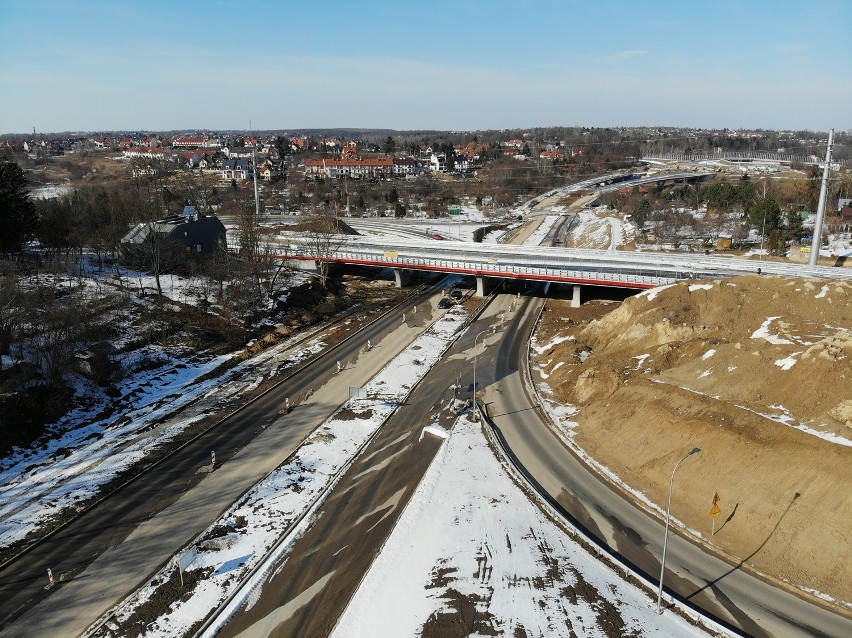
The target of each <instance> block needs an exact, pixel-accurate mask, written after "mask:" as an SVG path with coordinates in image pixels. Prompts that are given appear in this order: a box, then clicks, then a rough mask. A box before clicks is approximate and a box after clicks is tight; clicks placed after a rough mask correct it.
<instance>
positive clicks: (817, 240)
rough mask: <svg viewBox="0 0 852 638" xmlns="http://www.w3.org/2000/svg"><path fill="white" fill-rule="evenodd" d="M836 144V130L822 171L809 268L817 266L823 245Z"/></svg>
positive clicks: (826, 152) (830, 141) (829, 136)
mask: <svg viewBox="0 0 852 638" xmlns="http://www.w3.org/2000/svg"><path fill="white" fill-rule="evenodd" d="M833 143H834V129H831V131H829V133H828V148H827V149H825V168H823V169H822V186H821V187H820V189H819V205H818V206H817V215H816V223H815V224H814V238H813V239H812V240H811V259H810V263H809V264H808V265H809V266H816V265H817V260H818V259H819V249H820V246H821V245H822V222H823V220H824V219H825V200H826V197H827V195H828V180H829V176H830V175H831V145H832V144H833Z"/></svg>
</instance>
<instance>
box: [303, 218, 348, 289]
mask: <svg viewBox="0 0 852 638" xmlns="http://www.w3.org/2000/svg"><path fill="white" fill-rule="evenodd" d="M338 230H339V229H338V224H337V217H336V216H335V215H334V213H333V212H332V211H331V210H329V209H327V208H315V209H314V212H313V214H312V215H311V218H310V219H309V220H308V223H307V230H306V231H305V242H306V244H307V246H308V248H309V250H310V251H311V253H312V254H313V255H315V256H316V258H317V260H316V263H317V273H318V274H319V277H320V284H321V285H322V287H323V288H326V289H328V274H329V271H330V269H331V264H330V263H329V259H330V258H331V257H333V256H334V254H335V253H336V252H337V249H338V248H339V247H340V245H341V243H342V240H341V238H340V235H339V234H338Z"/></svg>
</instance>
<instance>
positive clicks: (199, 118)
mask: <svg viewBox="0 0 852 638" xmlns="http://www.w3.org/2000/svg"><path fill="white" fill-rule="evenodd" d="M850 30H852V0H794V1H789V0H742V1H741V2H735V1H729V0H713V1H711V0H680V1H679V2H673V1H668V0H647V1H640V0H624V1H615V0H562V1H556V0H541V1H536V0H454V1H448V2H445V1H444V0H420V1H419V2H412V1H409V0H396V1H395V2H383V1H378V0H348V1H344V0H341V1H338V0H324V1H312V0H295V1H290V0H281V1H277V2H276V1H272V0H264V1H261V0H243V1H228V2H224V1H222V2H219V1H215V0H206V1H202V0H171V1H169V2H163V1H160V0H146V1H136V2H129V1H121V0H113V1H110V2H99V1H75V0H65V1H59V0H21V1H13V0H0V132H4V133H7V132H25V131H32V129H33V127H35V128H36V129H37V130H38V131H44V132H49V131H65V130H115V129H148V130H167V129H186V128H208V129H247V128H248V127H249V122H251V125H252V127H253V128H255V129H279V128H283V129H298V128H336V127H359V128H392V129H398V130H402V129H452V130H470V129H494V128H497V129H502V128H516V127H517V128H523V127H534V126H621V125H625V126H630V125H661V126H694V127H713V128H721V127H728V128H774V129H787V128H793V129H820V130H827V129H828V128H830V127H834V128H837V129H839V130H847V129H852V37H850Z"/></svg>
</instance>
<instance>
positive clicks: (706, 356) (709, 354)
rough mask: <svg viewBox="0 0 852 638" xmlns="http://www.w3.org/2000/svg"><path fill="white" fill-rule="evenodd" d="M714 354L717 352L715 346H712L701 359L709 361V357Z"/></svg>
mask: <svg viewBox="0 0 852 638" xmlns="http://www.w3.org/2000/svg"><path fill="white" fill-rule="evenodd" d="M714 354H716V350H715V349H714V348H710V349H709V350H708V351H707V352H705V353H704V354H703V355H702V357H701V360H702V361H707V359H709V358H711V357H712V356H713V355H714Z"/></svg>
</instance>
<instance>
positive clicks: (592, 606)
mask: <svg viewBox="0 0 852 638" xmlns="http://www.w3.org/2000/svg"><path fill="white" fill-rule="evenodd" d="M460 601H465V603H466V604H467V605H469V606H470V608H471V609H470V610H468V611H467V612H466V613H465V616H466V617H467V618H470V616H471V615H472V614H474V613H475V614H476V618H477V619H476V621H475V624H474V625H473V627H474V631H473V633H472V634H471V635H502V636H514V635H524V636H530V637H532V636H541V637H544V636H567V635H569V634H570V635H577V636H597V635H604V634H603V627H604V626H606V624H607V623H609V627H610V628H612V629H615V630H616V631H617V632H618V633H619V635H643V636H646V635H652V634H658V635H665V636H706V635H710V634H709V633H708V632H705V631H703V630H701V629H699V628H697V627H695V626H694V625H692V624H691V623H690V622H688V621H686V620H684V619H683V618H681V617H679V616H678V615H677V614H675V613H673V612H667V613H665V614H663V615H662V616H660V615H658V614H657V613H656V612H655V611H654V609H653V605H652V600H651V598H650V597H649V595H648V593H647V592H643V591H642V590H640V589H639V588H638V587H637V586H635V585H632V584H629V583H627V582H626V581H625V579H624V577H623V575H622V574H619V573H617V572H616V571H614V570H613V569H611V568H610V567H608V566H607V565H605V564H604V563H602V562H601V561H600V560H599V559H598V558H597V557H595V556H592V555H590V554H589V552H588V551H587V550H585V549H584V548H583V547H582V546H581V545H580V544H579V543H578V542H577V541H575V540H574V539H573V538H572V535H571V534H569V533H566V531H565V529H564V528H563V527H561V526H559V525H557V524H555V523H554V522H553V521H552V520H551V519H550V518H548V517H547V516H546V515H545V514H544V513H543V512H542V511H541V510H540V509H539V508H538V507H537V506H536V505H535V504H533V503H532V502H531V501H530V500H529V498H528V497H527V496H526V495H525V494H524V493H523V492H522V491H521V490H520V488H519V487H518V486H517V485H516V484H515V483H514V482H513V480H512V479H511V478H510V476H509V474H508V473H507V472H506V470H505V468H504V467H503V466H502V465H501V464H500V462H499V461H498V460H497V459H496V458H495V456H494V453H493V451H492V450H491V449H490V448H489V447H488V445H487V442H486V439H485V436H484V434H483V432H482V430H481V428H480V426H479V424H477V423H474V422H472V421H470V420H468V418H467V416H466V415H465V416H463V417H461V418H460V419H459V420H458V421H457V422H456V424H455V426H454V427H453V430H452V433H451V434H450V435H449V438H448V440H447V442H446V443H445V444H444V447H443V449H442V450H441V451H440V452H439V453H438V455H437V456H436V457H435V460H434V461H433V463H432V465H431V466H430V468H429V471H428V472H427V473H426V475H425V476H424V478H423V481H421V483H420V485H419V487H418V488H417V490H416V492H415V493H414V495H413V497H412V499H411V501H410V502H409V504H408V505H407V507H406V509H405V511H404V512H403V514H402V516H401V517H400V520H399V521H398V523H397V525H396V527H395V528H394V531H393V533H392V535H391V537H390V538H389V539H388V541H387V543H386V544H385V547H384V549H383V550H382V553H381V554H380V555H379V556H378V558H377V559H376V560H375V561H374V563H373V566H372V568H371V569H370V571H369V572H368V574H367V576H366V578H365V579H364V581H363V582H362V584H361V587H360V588H359V589H358V592H357V593H356V595H355V596H354V598H353V599H352V602H351V603H350V605H349V607H348V608H347V610H346V612H345V614H344V615H343V617H342V618H341V619H340V621H339V622H338V624H337V628H336V631H335V632H334V634H333V636H334V638H361V637H367V636H378V637H385V636H387V637H391V636H418V635H421V632H422V631H423V629H424V628H425V627H428V626H429V625H430V623H436V622H439V621H443V622H447V621H449V620H451V619H453V618H459V617H460V612H459V611H458V610H459V607H461V606H462V605H460ZM457 624H459V625H462V623H461V622H458V623H457ZM468 626H470V625H468ZM571 632H573V633H571ZM606 635H613V634H612V633H607V634H606Z"/></svg>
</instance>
